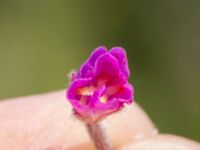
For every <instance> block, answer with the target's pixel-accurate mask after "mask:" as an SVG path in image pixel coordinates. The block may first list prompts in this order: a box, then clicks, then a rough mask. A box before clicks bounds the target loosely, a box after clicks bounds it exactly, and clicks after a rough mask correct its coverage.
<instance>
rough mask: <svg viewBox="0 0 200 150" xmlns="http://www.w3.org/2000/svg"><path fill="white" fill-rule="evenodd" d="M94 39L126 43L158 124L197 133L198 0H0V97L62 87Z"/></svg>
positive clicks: (139, 88) (139, 97)
mask: <svg viewBox="0 0 200 150" xmlns="http://www.w3.org/2000/svg"><path fill="white" fill-rule="evenodd" d="M99 45H105V46H107V47H108V48H111V47H112V46H122V47H124V48H125V49H126V50H127V54H128V57H129V65H130V69H131V72H132V76H131V79H130V82H131V83H132V84H134V87H135V91H136V101H137V103H139V104H140V105H142V107H143V108H144V109H145V110H146V111H147V113H148V114H149V115H150V117H151V118H152V120H153V121H154V122H155V124H156V126H157V127H158V128H159V129H160V131H162V132H170V133H173V134H178V135H182V136H186V137H189V138H192V139H195V140H200V79H199V77H200V1H199V0H190V1H189V0H188V1H187V0H176V1H173V0H169V1H164V0H160V1H159V0H151V1H149V0H110V1H107V0H101V1H100V0H99V1H92V0H84V1H83V0H79V1H78V0H73V1H72V0H57V1H53V0H9V1H6V0H1V1H0V68H1V73H0V98H1V99H4V98H9V97H15V96H21V95H29V94H34V93H41V92H47V91H52V90H57V89H63V88H66V86H67V73H68V72H69V71H70V69H77V68H78V67H79V65H80V64H81V63H82V62H83V61H84V60H85V59H86V58H87V57H88V55H89V54H90V53H91V51H92V50H93V49H94V48H96V47H97V46H99Z"/></svg>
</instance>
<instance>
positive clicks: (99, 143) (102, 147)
mask: <svg viewBox="0 0 200 150" xmlns="http://www.w3.org/2000/svg"><path fill="white" fill-rule="evenodd" d="M86 126H87V129H88V132H89V134H90V137H91V139H92V140H93V142H94V144H95V146H96V149H97V150H113V148H112V146H111V142H110V140H109V139H108V137H107V135H106V134H105V131H104V129H103V128H102V126H101V123H100V122H96V123H92V124H86Z"/></svg>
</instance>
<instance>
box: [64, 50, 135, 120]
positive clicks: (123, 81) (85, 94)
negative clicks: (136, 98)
mask: <svg viewBox="0 0 200 150" xmlns="http://www.w3.org/2000/svg"><path fill="white" fill-rule="evenodd" d="M129 74H130V73H129V68H128V61H127V57H126V52H125V50H124V49H123V48H121V47H114V48H112V49H111V50H109V51H107V50H106V48H105V47H98V48H97V49H95V50H94V52H93V53H92V54H91V56H90V57H89V58H88V60H87V61H86V62H85V63H84V64H83V65H82V66H81V67H80V69H79V70H78V72H77V74H76V75H74V74H72V82H71V83H70V85H69V88H68V90H67V99H68V100H69V102H70V103H71V104H72V106H73V109H74V110H75V113H76V115H78V116H79V117H80V118H81V119H84V120H85V121H87V122H89V123H92V122H95V121H97V120H99V119H101V118H103V117H104V116H106V115H107V114H111V113H113V112H116V111H118V110H120V109H121V108H123V107H124V104H130V103H131V102H132V101H133V95H134V90H133V87H132V85H131V84H129V83H128V77H129Z"/></svg>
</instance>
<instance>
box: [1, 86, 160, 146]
mask: <svg viewBox="0 0 200 150" xmlns="http://www.w3.org/2000/svg"><path fill="white" fill-rule="evenodd" d="M71 109H72V108H71V106H70V104H69V103H68V102H67V100H66V99H65V91H64V90H62V91H57V92H51V93H47V94H40V95H33V96H26V97H19V98H14V99H9V100H5V101H1V102H0V148H1V149H3V150H10V149H15V150H55V149H60V150H62V149H65V150H66V149H69V150H75V149H80V148H81V149H88V150H89V149H94V146H93V145H92V142H91V140H90V138H89V136H88V134H87V131H86V129H85V126H84V123H82V122H81V121H79V120H77V119H76V118H74V116H73V115H72V112H71ZM102 124H103V126H104V128H105V129H106V130H107V133H108V136H109V137H110V138H111V140H112V142H113V144H114V146H115V147H120V146H121V145H124V144H128V143H130V142H131V141H137V140H141V139H144V138H147V137H151V136H155V134H156V133H157V130H156V129H155V127H154V126H153V124H152V122H151V121H150V119H149V118H148V116H147V115H146V114H145V113H144V112H143V111H142V109H141V108H140V107H139V106H138V105H137V104H134V105H132V106H127V107H126V108H124V109H123V110H122V111H121V112H118V113H115V114H113V115H110V116H109V117H108V118H106V119H105V120H104V121H102Z"/></svg>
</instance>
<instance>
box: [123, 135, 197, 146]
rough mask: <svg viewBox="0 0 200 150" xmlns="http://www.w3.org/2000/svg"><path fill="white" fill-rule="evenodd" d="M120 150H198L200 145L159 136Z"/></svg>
mask: <svg viewBox="0 0 200 150" xmlns="http://www.w3.org/2000/svg"><path fill="white" fill-rule="evenodd" d="M120 150H200V144H199V143H197V142H194V141H192V140H188V139H186V138H183V137H179V136H175V135H169V134H160V135H157V136H154V137H149V138H146V139H143V140H141V141H137V142H134V141H133V142H132V144H129V145H125V146H123V147H121V148H120Z"/></svg>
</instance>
